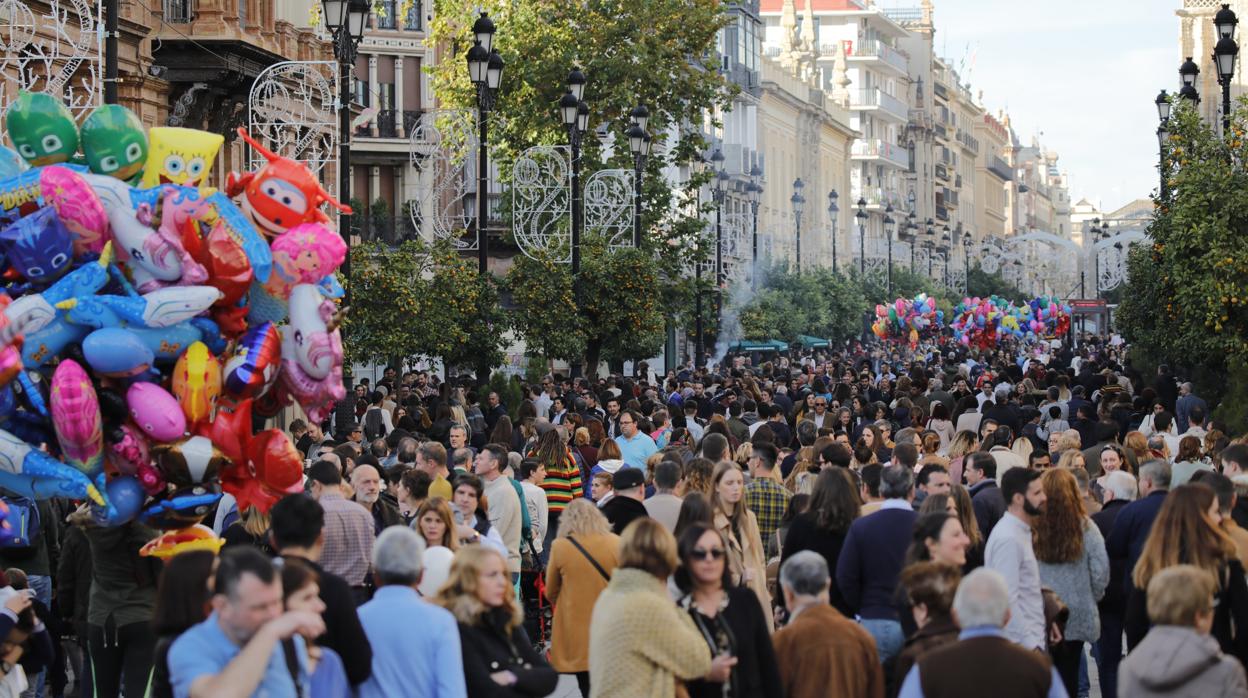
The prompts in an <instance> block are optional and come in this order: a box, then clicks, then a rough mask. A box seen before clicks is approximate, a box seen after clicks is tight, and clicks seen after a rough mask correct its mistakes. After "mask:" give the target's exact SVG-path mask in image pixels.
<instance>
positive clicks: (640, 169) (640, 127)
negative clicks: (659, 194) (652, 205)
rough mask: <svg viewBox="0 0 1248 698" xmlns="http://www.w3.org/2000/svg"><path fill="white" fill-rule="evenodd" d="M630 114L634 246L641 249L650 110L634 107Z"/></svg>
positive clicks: (628, 132)
mask: <svg viewBox="0 0 1248 698" xmlns="http://www.w3.org/2000/svg"><path fill="white" fill-rule="evenodd" d="M630 116H632V118H633V123H632V125H630V126H629V127H628V131H627V135H628V149H629V150H631V151H632V153H633V248H634V249H641V175H642V174H643V173H644V172H645V171H646V159H647V158H648V157H649V156H650V134H649V133H646V125H647V124H648V123H649V121H650V110H648V109H646V108H645V107H644V106H641V105H638V106H636V107H633V111H632V112H631V114H630Z"/></svg>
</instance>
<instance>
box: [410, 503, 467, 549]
mask: <svg viewBox="0 0 1248 698" xmlns="http://www.w3.org/2000/svg"><path fill="white" fill-rule="evenodd" d="M412 529H413V530H415V531H416V532H417V533H419V534H420V538H421V540H423V541H425V547H426V548H432V547H435V546H439V545H440V546H442V547H443V548H449V549H450V550H451V552H455V551H456V550H459V536H457V535H455V517H454V515H452V514H451V505H450V504H447V503H446V500H445V499H442V498H441V497H430V498H429V499H426V500H425V501H424V502H422V503H421V505H420V508H419V509H417V510H416V516H415V517H414V518H413V519H412Z"/></svg>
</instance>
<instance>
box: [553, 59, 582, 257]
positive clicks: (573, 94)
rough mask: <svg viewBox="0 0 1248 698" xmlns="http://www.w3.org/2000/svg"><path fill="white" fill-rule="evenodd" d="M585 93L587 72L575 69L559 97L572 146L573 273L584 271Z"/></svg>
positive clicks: (563, 119) (561, 112)
mask: <svg viewBox="0 0 1248 698" xmlns="http://www.w3.org/2000/svg"><path fill="white" fill-rule="evenodd" d="M584 94H585V74H584V73H582V72H581V71H580V69H577V68H573V69H572V72H571V73H568V79H567V83H566V91H565V92H564V93H563V97H561V98H560V99H559V116H560V119H561V120H562V121H563V126H564V128H566V129H567V131H568V143H569V144H570V145H571V146H572V275H573V276H576V275H577V274H579V273H580V271H581V225H582V220H581V138H583V137H584V135H585V132H586V131H587V130H588V129H589V105H587V104H585V101H584V100H583V99H582V97H583V96H584Z"/></svg>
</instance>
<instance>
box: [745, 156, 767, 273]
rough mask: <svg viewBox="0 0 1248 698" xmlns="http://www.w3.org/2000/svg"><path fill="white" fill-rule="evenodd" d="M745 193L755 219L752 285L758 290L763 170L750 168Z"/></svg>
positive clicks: (752, 234)
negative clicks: (759, 209) (759, 228)
mask: <svg viewBox="0 0 1248 698" xmlns="http://www.w3.org/2000/svg"><path fill="white" fill-rule="evenodd" d="M745 193H746V196H747V197H748V198H749V201H750V216H751V217H752V218H753V223H752V227H751V241H750V260H751V264H752V265H753V269H751V270H750V284H751V285H752V286H753V287H754V288H758V205H759V203H761V201H762V198H763V170H762V168H760V167H759V166H758V165H755V166H753V167H751V168H750V183H749V184H747V185H745Z"/></svg>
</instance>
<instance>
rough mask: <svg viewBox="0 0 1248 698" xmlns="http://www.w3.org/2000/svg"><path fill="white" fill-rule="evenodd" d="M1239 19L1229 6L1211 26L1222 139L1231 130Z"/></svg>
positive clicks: (1220, 11)
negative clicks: (1215, 40)
mask: <svg viewBox="0 0 1248 698" xmlns="http://www.w3.org/2000/svg"><path fill="white" fill-rule="evenodd" d="M1237 24H1239V19H1238V18H1236V17H1235V13H1234V12H1232V11H1231V6H1230V5H1223V6H1222V9H1220V10H1218V13H1217V14H1215V15H1214V16H1213V26H1214V28H1216V29H1217V32H1218V43H1217V44H1216V45H1215V46H1214V47H1213V64H1214V66H1215V67H1216V68H1217V69H1218V84H1219V85H1221V86H1222V138H1226V136H1227V133H1228V132H1229V131H1230V130H1231V78H1233V77H1234V75H1235V56H1237V55H1238V54H1239V44H1237V43H1235V39H1234V35H1235V25H1237Z"/></svg>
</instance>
